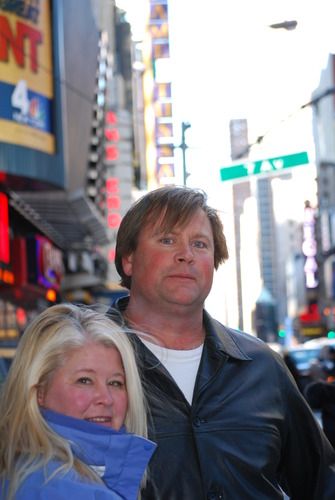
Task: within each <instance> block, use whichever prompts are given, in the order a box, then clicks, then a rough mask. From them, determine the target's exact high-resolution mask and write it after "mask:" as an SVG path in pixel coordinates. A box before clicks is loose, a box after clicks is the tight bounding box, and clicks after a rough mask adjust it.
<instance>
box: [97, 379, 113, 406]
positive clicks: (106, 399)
mask: <svg viewBox="0 0 335 500" xmlns="http://www.w3.org/2000/svg"><path fill="white" fill-rule="evenodd" d="M96 400H97V402H98V403H99V404H104V405H111V404H112V403H113V394H112V388H111V387H110V386H108V385H103V384H101V385H100V386H99V387H98V388H97V394H96Z"/></svg>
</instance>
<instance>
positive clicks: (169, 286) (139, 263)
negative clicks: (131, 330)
mask: <svg viewBox="0 0 335 500" xmlns="http://www.w3.org/2000/svg"><path fill="white" fill-rule="evenodd" d="M160 222H161V220H158V221H157V222H156V223H154V224H152V225H148V226H144V228H143V229H142V231H141V232H140V235H139V240H138V245H137V248H136V250H135V251H134V252H133V253H131V254H130V255H129V256H128V257H124V258H123V261H122V263H123V269H124V272H125V273H126V274H127V275H128V276H131V278H132V284H131V297H132V299H131V300H133V299H134V300H136V302H137V304H138V305H139V306H143V307H145V306H150V307H155V308H157V307H159V308H166V307H168V308H171V306H172V305H174V306H175V307H181V306H196V307H199V306H201V307H202V306H203V303H204V301H205V299H206V297H207V295H208V293H209V291H210V289H211V286H212V280H213V272H214V241H213V233H212V228H211V225H210V222H209V220H208V217H207V216H206V214H205V212H204V211H203V210H201V209H199V210H198V211H197V212H196V213H195V215H194V216H193V217H192V218H191V219H190V220H189V221H188V222H187V223H186V224H185V225H184V226H182V227H179V226H176V227H174V228H173V229H172V230H171V231H170V232H168V233H167V232H165V231H164V232H163V231H162V230H161V227H160V225H161V224H160Z"/></svg>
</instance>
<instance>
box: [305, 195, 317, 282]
mask: <svg viewBox="0 0 335 500" xmlns="http://www.w3.org/2000/svg"><path fill="white" fill-rule="evenodd" d="M314 212H315V211H314V208H312V207H311V206H310V204H309V202H306V206H305V211H304V224H303V242H302V253H303V254H304V255H305V257H306V262H305V265H304V271H305V277H306V287H307V288H316V287H317V286H318V280H317V278H316V273H317V270H318V265H317V262H316V253H317V247H316V239H315V213H314Z"/></svg>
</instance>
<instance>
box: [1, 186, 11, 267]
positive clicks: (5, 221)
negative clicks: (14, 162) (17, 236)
mask: <svg viewBox="0 0 335 500" xmlns="http://www.w3.org/2000/svg"><path fill="white" fill-rule="evenodd" d="M9 260H10V251H9V218H8V198H7V196H6V195H5V193H0V262H3V263H4V264H9Z"/></svg>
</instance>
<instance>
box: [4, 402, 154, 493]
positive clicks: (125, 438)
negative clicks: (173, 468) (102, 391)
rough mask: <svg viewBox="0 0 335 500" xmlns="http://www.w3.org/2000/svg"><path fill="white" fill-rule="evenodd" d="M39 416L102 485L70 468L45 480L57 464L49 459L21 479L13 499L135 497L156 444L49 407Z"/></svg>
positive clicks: (58, 463) (122, 430)
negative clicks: (54, 410) (96, 475)
mask: <svg viewBox="0 0 335 500" xmlns="http://www.w3.org/2000/svg"><path fill="white" fill-rule="evenodd" d="M43 415H44V417H45V419H46V420H47V422H48V424H49V425H50V427H51V428H52V429H53V430H54V431H55V432H57V433H58V434H60V435H61V436H62V437H64V438H66V439H68V440H69V441H70V442H71V448H72V450H73V453H74V455H75V456H76V457H78V458H80V459H81V460H82V461H83V462H85V463H86V464H87V465H90V466H92V468H94V469H95V470H96V472H97V473H98V474H99V476H100V477H101V479H102V480H103V482H104V484H99V483H92V482H88V480H87V479H86V478H83V477H81V476H80V475H79V474H78V473H77V472H76V471H75V470H74V469H71V470H70V471H69V472H67V473H65V474H64V473H58V474H56V475H55V476H53V477H52V478H51V479H49V480H46V479H47V477H49V476H50V474H52V472H53V471H55V470H56V469H57V468H58V467H59V466H60V465H61V463H60V462H57V461H51V462H49V463H48V466H47V467H46V470H44V469H40V470H37V471H36V472H33V473H32V474H30V475H29V476H28V477H27V478H26V479H25V481H24V482H23V483H22V484H21V486H20V488H19V489H18V491H17V493H16V495H15V500H61V499H62V500H63V499H68V500H72V499H74V498H75V499H77V498H78V499H80V500H120V499H126V500H135V499H136V498H137V496H138V492H139V486H140V481H141V479H142V476H143V473H144V470H145V468H146V466H147V464H148V461H149V460H150V458H151V455H152V454H153V452H154V450H155V447H156V445H155V444H154V443H153V442H152V441H149V440H147V439H145V438H142V437H140V436H136V435H135V434H130V433H128V432H127V431H126V430H125V428H122V429H121V430H120V431H115V430H113V429H109V428H107V427H103V426H101V425H97V424H94V423H91V422H86V421H85V420H79V419H76V418H72V417H67V416H64V415H60V414H58V413H55V412H52V411H50V410H46V411H43ZM0 492H1V489H0ZM0 495H1V494H0ZM1 498H6V496H4V497H2V496H1Z"/></svg>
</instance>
